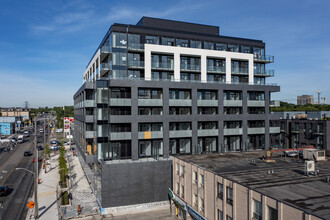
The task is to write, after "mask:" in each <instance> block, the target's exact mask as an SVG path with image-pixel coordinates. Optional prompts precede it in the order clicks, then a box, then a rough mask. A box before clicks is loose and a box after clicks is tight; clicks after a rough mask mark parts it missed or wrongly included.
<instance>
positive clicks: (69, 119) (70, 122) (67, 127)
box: [64, 117, 74, 133]
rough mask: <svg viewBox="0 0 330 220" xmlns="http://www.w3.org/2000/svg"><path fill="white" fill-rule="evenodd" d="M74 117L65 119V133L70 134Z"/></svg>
mask: <svg viewBox="0 0 330 220" xmlns="http://www.w3.org/2000/svg"><path fill="white" fill-rule="evenodd" d="M73 121H74V118H73V117H65V118H64V132H67V133H70V126H71V124H72V123H73Z"/></svg>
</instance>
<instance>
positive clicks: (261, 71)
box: [254, 69, 274, 76]
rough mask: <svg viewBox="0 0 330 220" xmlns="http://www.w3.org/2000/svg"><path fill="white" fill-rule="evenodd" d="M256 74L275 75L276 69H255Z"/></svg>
mask: <svg viewBox="0 0 330 220" xmlns="http://www.w3.org/2000/svg"><path fill="white" fill-rule="evenodd" d="M254 75H258V76H274V70H268V69H266V70H254Z"/></svg>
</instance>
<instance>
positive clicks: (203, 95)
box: [197, 90, 218, 100]
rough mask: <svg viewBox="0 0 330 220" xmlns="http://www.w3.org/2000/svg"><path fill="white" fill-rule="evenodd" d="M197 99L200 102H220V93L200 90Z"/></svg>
mask: <svg viewBox="0 0 330 220" xmlns="http://www.w3.org/2000/svg"><path fill="white" fill-rule="evenodd" d="M197 99H200V100H218V92H217V91H212V90H198V92H197Z"/></svg>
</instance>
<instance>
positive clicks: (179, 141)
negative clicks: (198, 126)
mask: <svg viewBox="0 0 330 220" xmlns="http://www.w3.org/2000/svg"><path fill="white" fill-rule="evenodd" d="M170 151H171V152H170V153H171V155H175V154H190V153H191V138H175V139H170Z"/></svg>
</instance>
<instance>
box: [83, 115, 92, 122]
mask: <svg viewBox="0 0 330 220" xmlns="http://www.w3.org/2000/svg"><path fill="white" fill-rule="evenodd" d="M85 122H86V123H92V122H94V115H86V116H85Z"/></svg>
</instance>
